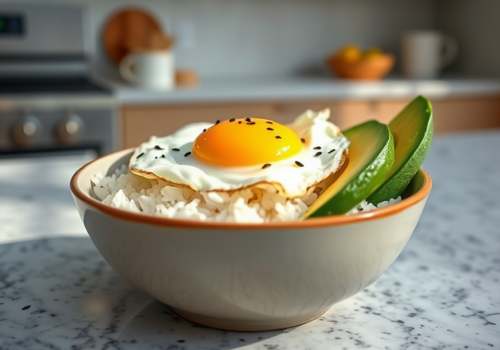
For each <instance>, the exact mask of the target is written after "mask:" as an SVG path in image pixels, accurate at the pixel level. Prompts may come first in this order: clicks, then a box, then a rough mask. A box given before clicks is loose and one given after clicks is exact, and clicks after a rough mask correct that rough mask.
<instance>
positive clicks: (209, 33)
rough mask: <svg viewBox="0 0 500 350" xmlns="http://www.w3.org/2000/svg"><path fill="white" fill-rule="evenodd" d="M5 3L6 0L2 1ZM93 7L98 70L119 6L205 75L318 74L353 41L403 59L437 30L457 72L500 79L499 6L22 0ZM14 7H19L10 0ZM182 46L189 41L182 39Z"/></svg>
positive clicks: (399, 0)
mask: <svg viewBox="0 0 500 350" xmlns="http://www.w3.org/2000/svg"><path fill="white" fill-rule="evenodd" d="M0 1H2V0H0ZM21 1H25V2H36V3H47V2H50V3H72V4H81V5H84V6H87V7H88V11H89V15H90V16H89V20H90V23H89V24H90V25H89V37H90V39H91V40H90V43H89V48H90V51H91V52H92V53H93V54H95V55H94V56H95V57H96V64H95V65H96V67H97V68H98V70H100V71H103V72H106V74H108V73H109V72H112V71H113V67H112V66H110V65H109V64H108V63H107V60H106V58H105V55H104V54H103V52H102V49H101V47H100V41H99V39H98V37H99V33H100V30H101V27H102V25H103V23H104V21H105V19H106V17H107V16H108V15H109V14H110V13H111V12H112V11H114V10H116V9H117V8H119V7H122V6H126V5H135V6H142V7H145V8H147V9H149V10H150V11H151V12H153V13H154V14H155V15H156V16H157V17H158V19H159V20H160V21H161V23H162V24H163V26H164V27H165V28H166V29H167V30H169V31H171V32H173V33H174V34H176V33H178V32H179V31H181V32H182V29H183V28H184V29H185V30H184V32H187V34H188V36H190V37H191V39H193V47H192V48H184V49H183V48H182V45H178V47H177V49H176V50H177V53H176V54H177V61H178V63H179V65H180V66H190V67H194V68H196V69H197V70H198V71H199V72H200V73H201V74H202V75H203V76H217V77H220V76H227V75H232V76H249V75H251V76H256V75H261V76H269V75H273V76H276V75H290V74H304V73H307V74H311V73H316V72H318V71H321V70H322V69H324V65H323V61H324V58H325V56H326V55H327V53H328V52H329V51H331V50H334V49H335V48H337V47H339V46H341V45H342V44H344V43H346V42H355V43H359V44H360V45H363V46H371V45H379V46H382V47H383V48H386V49H388V50H391V51H394V52H396V53H398V51H399V50H398V49H399V37H400V35H401V32H403V31H404V30H407V29H422V28H423V29H426V28H438V29H440V30H443V31H444V32H446V33H448V34H451V35H453V36H455V37H456V38H457V39H458V41H459V43H460V46H461V50H460V56H459V59H458V61H457V62H456V64H454V65H453V66H452V67H451V69H450V71H452V72H453V71H454V72H456V73H458V74H463V73H465V74H467V75H474V76H477V75H483V76H497V77H500V20H499V19H498V16H499V15H500V0H423V1H420V0H309V1H308V0H182V1H180V0H143V1H127V0H17V1H15V2H21ZM11 2H13V1H12V0H11ZM181 44H182V40H181Z"/></svg>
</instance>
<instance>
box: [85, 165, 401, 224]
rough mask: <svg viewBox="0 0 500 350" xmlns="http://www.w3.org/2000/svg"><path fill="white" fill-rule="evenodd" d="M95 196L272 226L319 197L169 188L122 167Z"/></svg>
mask: <svg viewBox="0 0 500 350" xmlns="http://www.w3.org/2000/svg"><path fill="white" fill-rule="evenodd" d="M91 182H92V189H93V194H94V196H95V197H96V198H97V199H98V200H100V201H102V202H103V203H104V204H107V205H110V206H112V207H115V208H119V209H125V210H129V211H134V212H139V213H144V214H151V215H159V216H165V217H168V218H178V219H181V218H182V219H190V220H200V221H227V222H254V223H260V222H269V221H290V220H297V219H299V218H300V217H301V216H302V214H304V212H305V211H306V209H307V207H308V206H309V205H310V204H311V203H312V202H313V201H314V200H315V199H316V198H317V194H316V193H315V192H314V191H316V192H317V190H320V189H311V190H310V191H309V192H308V193H307V194H306V195H304V196H303V197H299V198H293V199H288V198H286V197H284V196H283V195H281V194H279V193H277V191H276V189H275V188H274V187H272V186H270V185H267V186H259V187H255V188H254V187H252V188H247V189H242V190H239V191H235V192H231V193H228V192H196V191H193V190H191V189H189V188H184V187H176V186H170V185H167V184H165V183H163V182H160V181H157V180H148V179H144V178H142V177H140V176H137V175H134V174H131V173H129V172H128V170H127V167H126V166H123V167H122V168H120V169H118V170H117V171H116V172H115V173H114V174H112V175H110V176H104V175H103V174H98V175H96V176H94V177H93V179H92V180H91ZM400 200H401V199H400V198H397V199H393V200H390V201H388V202H383V203H380V204H379V205H378V206H374V205H373V204H370V203H367V202H366V201H363V202H362V203H360V204H359V205H358V206H357V207H356V208H354V209H352V210H351V211H350V212H349V213H348V214H356V213H359V212H362V211H367V210H372V209H375V208H377V207H379V208H380V207H383V206H387V205H390V204H393V203H396V202H399V201H400Z"/></svg>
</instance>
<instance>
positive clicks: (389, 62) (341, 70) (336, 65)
mask: <svg viewBox="0 0 500 350" xmlns="http://www.w3.org/2000/svg"><path fill="white" fill-rule="evenodd" d="M327 63H328V65H329V67H330V69H331V70H332V71H333V72H334V73H335V75H337V76H338V77H340V78H344V79H355V80H379V79H382V78H383V77H385V76H386V75H387V74H388V73H389V72H390V71H391V69H392V67H393V66H394V56H393V55H390V54H381V55H380V56H377V57H368V58H365V59H361V60H359V61H355V62H347V61H345V60H344V59H341V58H340V57H338V56H331V57H330V58H329V59H328V60H327Z"/></svg>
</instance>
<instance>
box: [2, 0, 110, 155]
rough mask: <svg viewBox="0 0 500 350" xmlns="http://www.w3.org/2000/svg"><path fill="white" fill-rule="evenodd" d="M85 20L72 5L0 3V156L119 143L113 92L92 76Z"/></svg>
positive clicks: (97, 150) (96, 150) (101, 149)
mask: <svg viewBox="0 0 500 350" xmlns="http://www.w3.org/2000/svg"><path fill="white" fill-rule="evenodd" d="M86 21H87V19H86V11H85V9H84V8H82V7H80V6H77V5H65V4H27V3H22V2H20V3H12V4H5V3H1V4H0V157H3V158H5V157H9V158H16V157H27V156H33V155H35V156H38V155H42V154H43V155H45V156H46V155H51V156H57V155H60V154H64V153H67V152H70V153H71V154H75V152H82V154H83V153H85V154H89V152H91V153H93V154H94V155H97V154H101V153H106V152H109V151H111V150H113V149H115V148H116V147H117V146H118V138H117V136H118V128H119V125H118V120H117V116H116V110H117V109H116V104H115V100H114V98H113V94H112V92H111V91H110V90H109V89H107V88H106V87H104V86H101V85H99V84H98V83H97V82H95V81H93V80H92V78H91V74H90V71H91V69H90V59H89V56H88V50H87V46H88V43H87V39H88V38H87V36H86V30H87V29H88V28H87V26H86Z"/></svg>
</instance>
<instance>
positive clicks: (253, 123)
mask: <svg viewBox="0 0 500 350" xmlns="http://www.w3.org/2000/svg"><path fill="white" fill-rule="evenodd" d="M255 124H256V123H255V122H250V123H247V125H255Z"/></svg>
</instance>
